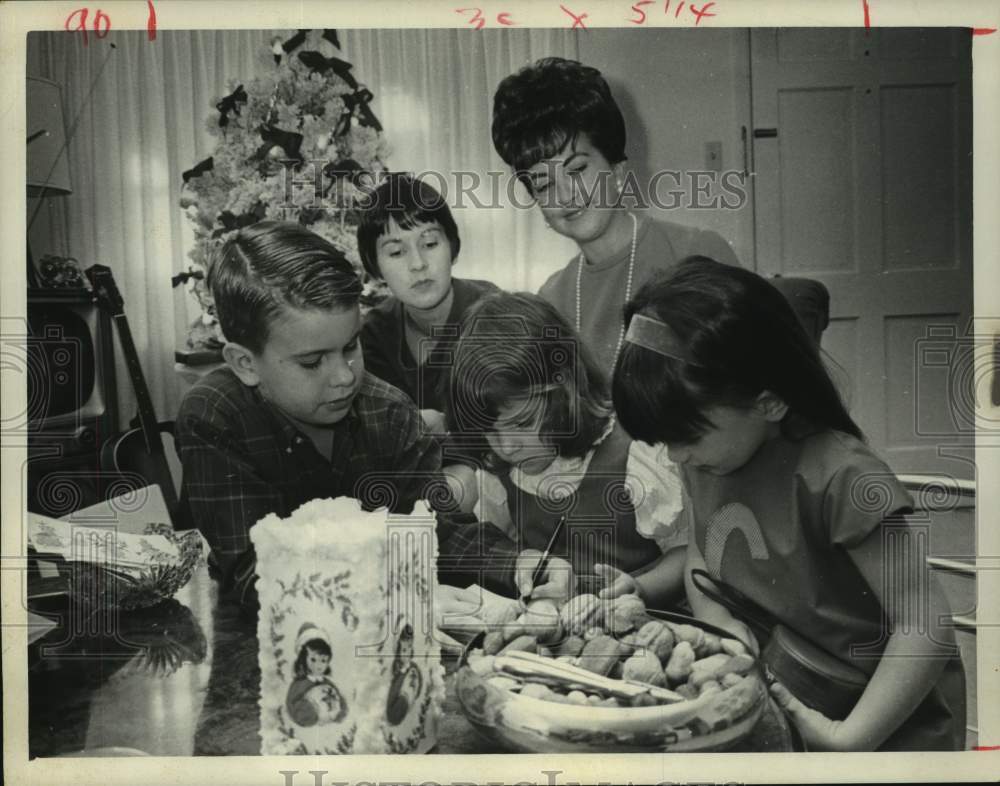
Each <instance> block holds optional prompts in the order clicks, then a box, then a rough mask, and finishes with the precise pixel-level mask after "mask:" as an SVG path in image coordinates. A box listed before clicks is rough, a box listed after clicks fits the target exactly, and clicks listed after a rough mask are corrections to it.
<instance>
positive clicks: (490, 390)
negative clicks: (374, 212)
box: [445, 292, 611, 463]
mask: <svg viewBox="0 0 1000 786" xmlns="http://www.w3.org/2000/svg"><path fill="white" fill-rule="evenodd" d="M525 395H530V396H532V398H533V399H535V400H534V401H532V402H531V404H532V408H531V409H530V411H529V410H527V409H526V414H528V415H530V414H532V413H533V412H534V411H535V410H534V408H533V406H534V405H537V406H540V407H541V421H540V428H539V433H540V434H541V436H542V439H543V441H545V442H547V443H548V444H550V445H552V446H553V447H555V448H556V450H557V452H558V454H559V455H560V456H566V457H577V456H584V455H586V453H587V451H589V450H590V449H591V448H592V447H593V445H594V442H595V441H596V440H597V438H598V437H599V436H600V435H601V432H602V431H603V430H604V428H605V427H606V425H607V422H608V418H609V417H610V416H611V402H610V400H609V397H608V384H607V379H606V378H605V376H604V374H603V373H602V372H601V370H600V369H599V368H598V366H597V364H596V362H595V361H594V360H593V357H592V356H591V354H590V352H589V351H588V350H587V348H586V347H584V346H583V344H582V343H581V342H580V340H579V338H578V337H577V336H576V335H575V333H574V332H573V329H572V328H571V327H570V326H569V324H568V323H567V322H566V320H565V319H563V317H562V316H561V315H560V314H559V312H558V311H556V310H555V308H553V307H552V305H551V304H549V303H548V302H547V301H545V300H543V299H542V298H540V297H538V296H537V295H530V294H527V293H509V292H495V293H493V294H490V295H487V296H486V297H484V298H482V299H480V300H479V301H477V302H476V303H475V305H473V306H472V307H471V308H470V309H469V310H468V311H467V312H466V313H465V316H464V317H463V318H462V326H461V332H460V335H459V340H458V343H457V344H456V345H455V349H454V355H453V361H452V366H451V374H450V378H449V382H448V390H447V405H446V412H445V414H446V419H447V422H448V427H449V430H450V431H451V432H453V433H455V434H457V435H460V434H483V433H485V432H486V431H489V430H491V429H492V428H494V426H495V424H496V421H497V419H498V417H499V410H500V408H501V407H503V406H505V405H507V404H509V403H510V402H511V401H512V400H514V399H517V398H519V397H521V396H525ZM536 396H537V398H535V397H536ZM490 458H491V460H493V461H494V463H496V461H498V460H499V459H496V457H490Z"/></svg>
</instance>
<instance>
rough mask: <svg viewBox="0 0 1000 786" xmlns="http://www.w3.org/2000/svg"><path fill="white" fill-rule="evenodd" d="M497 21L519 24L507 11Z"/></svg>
mask: <svg viewBox="0 0 1000 786" xmlns="http://www.w3.org/2000/svg"><path fill="white" fill-rule="evenodd" d="M651 1H652V0H651ZM497 22H499V23H500V24H502V25H506V26H507V27H512V26H514V25H516V24H517V22H515V21H514V20H513V19H511V18H510V14H509V13H508V12H507V11H504V12H502V13H499V14H497Z"/></svg>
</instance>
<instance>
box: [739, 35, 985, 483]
mask: <svg viewBox="0 0 1000 786" xmlns="http://www.w3.org/2000/svg"><path fill="white" fill-rule="evenodd" d="M751 86H752V100H753V107H752V115H753V133H752V139H753V169H754V171H755V175H754V178H753V181H754V200H755V206H756V207H755V218H754V224H755V235H756V238H755V252H756V265H757V270H758V272H760V273H762V274H764V275H768V276H770V275H774V274H777V273H780V274H782V275H785V276H804V277H808V278H814V279H817V280H819V281H822V282H823V283H824V284H825V285H826V286H827V288H828V289H829V290H830V301H831V303H830V308H831V323H830V327H829V328H828V329H827V331H826V333H825V335H824V337H823V348H824V350H826V352H827V353H828V354H829V355H830V356H831V358H832V360H833V361H835V364H834V365H833V366H832V368H833V369H834V376H835V378H837V379H838V382H839V383H840V384H841V386H842V389H843V390H844V392H845V397H846V399H847V401H848V404H849V406H850V409H851V412H852V414H853V416H854V417H855V419H856V420H857V421H858V424H859V425H860V426H861V428H862V429H863V430H864V432H865V434H866V435H867V436H868V439H869V442H870V443H871V445H872V446H873V447H874V448H875V449H876V450H878V451H879V452H880V453H881V454H882V455H883V457H885V458H886V460H887V461H888V462H889V463H890V465H891V466H892V467H893V469H894V470H895V471H896V472H947V473H951V474H953V475H956V476H959V477H971V476H972V475H973V466H972V464H971V457H972V448H971V444H972V428H973V421H972V417H973V415H972V409H971V404H970V402H971V396H972V385H971V380H970V379H966V378H965V366H964V365H963V363H965V364H966V365H967V364H968V362H969V358H971V353H969V352H967V351H966V345H967V344H968V339H966V338H965V336H966V331H967V330H969V326H970V324H971V316H972V178H971V172H972V162H971V154H972V95H971V37H970V34H969V31H968V30H958V29H954V30H953V29H918V28H905V29H880V30H879V29H873V30H871V31H869V32H868V33H866V32H865V31H864V30H861V29H858V30H855V29H848V28H832V29H785V30H775V29H762V28H758V29H755V30H753V31H752V32H751ZM963 353H964V354H963ZM963 358H965V359H964V360H963ZM956 456H960V457H962V458H956Z"/></svg>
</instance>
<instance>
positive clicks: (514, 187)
mask: <svg viewBox="0 0 1000 786" xmlns="http://www.w3.org/2000/svg"><path fill="white" fill-rule="evenodd" d="M282 163H283V172H284V179H283V186H284V189H283V193H284V206H285V207H287V208H289V209H292V208H294V209H297V210H301V209H302V208H308V209H316V210H321V209H328V210H340V209H345V208H348V209H349V208H353V209H359V210H363V209H365V208H366V207H368V206H369V205H370V204H371V195H372V192H373V189H374V187H375V186H376V185H378V181H377V179H376V178H375V177H374V176H373V175H372V174H371V173H368V172H363V171H360V170H358V169H355V168H353V167H350V166H348V165H346V164H344V163H343V162H330V161H325V160H313V161H309V162H307V163H305V164H302V165H298V162H295V161H290V160H288V161H283V162H282ZM407 174H409V175H410V176H411V177H413V178H415V179H418V180H422V181H424V182H426V183H428V184H430V185H432V186H433V187H434V188H435V189H436V190H437V191H438V193H440V194H441V197H442V199H443V200H444V201H445V202H446V203H447V204H448V206H449V207H450V208H451V209H452V210H462V209H465V208H475V209H477V210H482V209H487V210H490V209H496V210H499V209H506V208H509V207H514V208H517V209H522V210H528V209H532V208H535V207H542V208H549V207H553V208H555V207H563V206H567V205H575V206H581V205H588V206H590V207H597V208H615V207H632V208H637V209H647V208H651V207H654V208H658V209H660V210H677V209H685V210H740V209H742V208H743V207H744V206H745V205H746V203H747V188H748V186H747V180H748V177H747V173H746V172H743V171H741V170H726V171H724V172H716V171H714V170H691V169H688V170H679V169H661V170H658V171H656V172H654V173H653V174H652V175H650V176H649V178H648V179H646V180H645V181H643V180H642V179H641V178H640V177H639V176H638V175H636V174H635V173H634V172H631V171H629V172H626V173H624V174H623V175H622V176H621V178H620V179H619V178H616V177H615V175H614V174H613V173H612V172H609V171H602V172H600V173H598V174H597V175H596V176H594V177H593V178H592V179H590V180H589V182H588V180H587V179H585V178H583V177H580V176H568V180H567V183H568V185H567V186H566V187H560V188H544V189H539V188H534V189H532V188H530V187H529V186H528V185H526V182H527V179H526V175H525V173H512V172H504V171H497V170H491V171H488V172H477V171H471V170H454V171H451V172H440V171H437V170H425V171H423V172H409V173H407ZM547 176H548V178H549V182H552V181H554V179H555V170H554V168H553V167H552V166H551V165H550V167H549V172H548V175H547ZM544 177H545V175H543V179H544ZM519 184H520V185H519ZM397 187H405V186H398V184H394V185H393V188H397ZM421 198H422V197H421V195H419V194H418V193H416V192H414V194H413V195H412V199H413V200H416V201H417V203H418V204H419V202H420V200H421ZM389 200H390V202H389V204H390V205H391V204H392V203H393V200H396V201H399V195H398V194H390V195H389ZM428 207H431V205H428Z"/></svg>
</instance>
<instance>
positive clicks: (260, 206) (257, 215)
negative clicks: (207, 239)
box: [212, 202, 267, 238]
mask: <svg viewBox="0 0 1000 786" xmlns="http://www.w3.org/2000/svg"><path fill="white" fill-rule="evenodd" d="M265 215H267V209H266V208H265V207H264V203H263V202H258V203H257V204H255V205H254V206H253V209H252V210H251V211H250V212H249V213H243V214H242V215H239V216H237V215H233V213H232V212H230V211H229V210H223V211H222V212H221V213H220V214H219V223H220V224H222V227H221V228H220V229H216V230H215V231H214V232H213V233H212V237H213V238H216V237H219V236H220V235H224V234H226V233H227V232H232V231H233V230H234V229H242V228H243V227H248V226H250V225H251V224H256V223H257V222H258V221H260V220H261V219H263V218H264V216H265Z"/></svg>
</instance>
